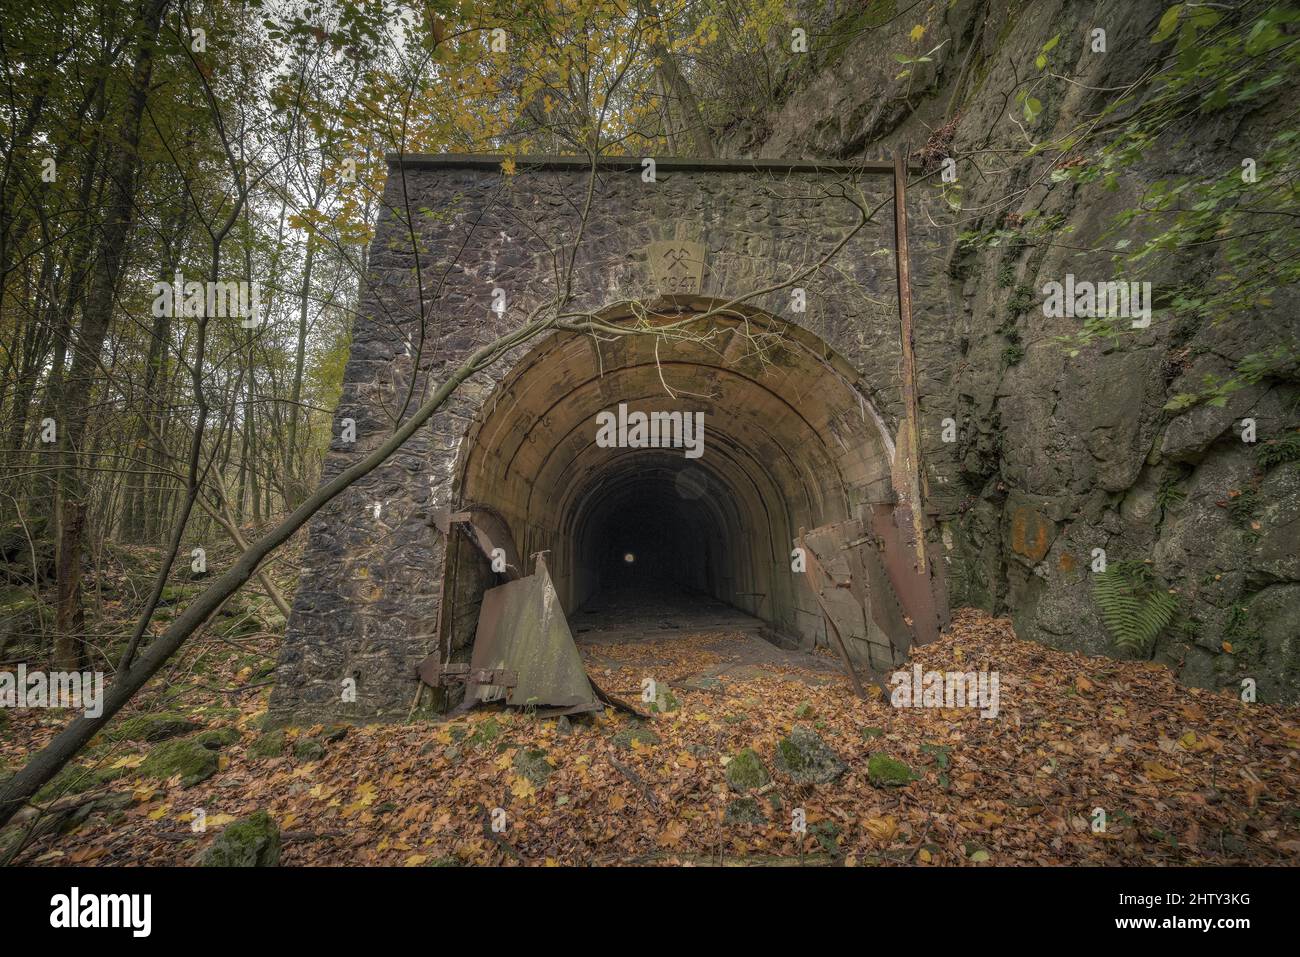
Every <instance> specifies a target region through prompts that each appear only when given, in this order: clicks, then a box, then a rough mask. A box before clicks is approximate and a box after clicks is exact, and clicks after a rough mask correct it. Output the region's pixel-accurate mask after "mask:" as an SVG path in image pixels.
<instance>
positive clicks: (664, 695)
mask: <svg viewBox="0 0 1300 957" xmlns="http://www.w3.org/2000/svg"><path fill="white" fill-rule="evenodd" d="M681 706H682V703H681V702H680V701H678V700H677V696H676V695H674V694H673V689H672V688H669V687H668V686H667V685H662V684H661V685H658V686H656V688H655V700H654V701H652V702H651V703H650V711H651V712H653V713H656V714H667V713H668V712H669V711H676V710H677V709H678V708H680V707H681Z"/></svg>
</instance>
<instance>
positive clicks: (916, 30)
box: [908, 23, 925, 42]
mask: <svg viewBox="0 0 1300 957" xmlns="http://www.w3.org/2000/svg"><path fill="white" fill-rule="evenodd" d="M908 36H909V37H911V38H912V40H913V41H914V42H915V41H916V40H919V39H921V37H923V36H925V27H924V26H923V25H921V24H919V23H918V24H917V25H916V26H914V27H912V32H911V33H909V34H908Z"/></svg>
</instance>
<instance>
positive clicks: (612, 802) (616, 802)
mask: <svg viewBox="0 0 1300 957" xmlns="http://www.w3.org/2000/svg"><path fill="white" fill-rule="evenodd" d="M626 806H627V801H625V800H624V799H623V795H621V794H611V795H610V796H609V809H610V810H611V811H621V810H623V808H624V807H626Z"/></svg>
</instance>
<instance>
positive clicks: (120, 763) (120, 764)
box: [110, 754, 144, 771]
mask: <svg viewBox="0 0 1300 957" xmlns="http://www.w3.org/2000/svg"><path fill="white" fill-rule="evenodd" d="M143 763H144V755H143V754H128V755H127V756H126V757H124V758H119V759H118V760H117V763H116V764H113V765H111V766H110V768H111V770H114V771H115V770H117V769H118V768H138V767H139V766H140V765H141V764H143Z"/></svg>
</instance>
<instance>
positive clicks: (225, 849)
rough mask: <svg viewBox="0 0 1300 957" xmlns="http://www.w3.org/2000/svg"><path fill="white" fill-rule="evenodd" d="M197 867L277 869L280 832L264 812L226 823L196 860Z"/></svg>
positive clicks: (256, 812) (257, 812)
mask: <svg viewBox="0 0 1300 957" xmlns="http://www.w3.org/2000/svg"><path fill="white" fill-rule="evenodd" d="M198 863H199V866H200V867H278V866H279V864H280V829H279V828H278V827H277V826H276V823H275V821H273V820H271V816H270V815H269V814H267V813H266V812H265V811H255V812H254V813H252V814H250V815H248V817H244V818H240V819H239V820H238V821H234V822H232V823H231V824H227V825H226V827H225V830H223V831H222V832H221V833H220V834H218V835H217V839H216V840H215V841H213V842H212V846H211V847H209V848H208V849H207V850H206V851H204V852H203V854H202V855H200V857H199V862H198Z"/></svg>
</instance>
